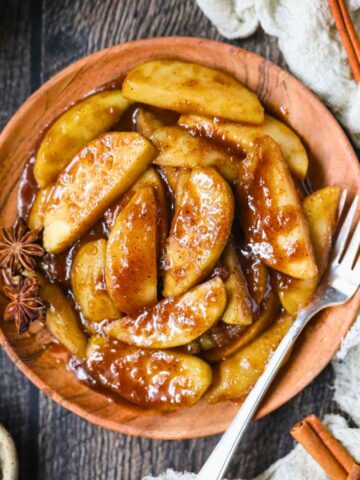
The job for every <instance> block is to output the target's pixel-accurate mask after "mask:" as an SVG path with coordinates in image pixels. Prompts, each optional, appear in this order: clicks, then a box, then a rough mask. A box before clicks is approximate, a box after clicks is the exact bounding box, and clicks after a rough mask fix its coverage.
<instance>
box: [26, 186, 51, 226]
mask: <svg viewBox="0 0 360 480" xmlns="http://www.w3.org/2000/svg"><path fill="white" fill-rule="evenodd" d="M51 189H52V185H49V186H48V187H45V188H40V190H39V191H38V192H37V194H36V198H35V201H34V203H33V206H32V207H31V210H30V214H29V218H28V220H27V224H28V225H29V228H30V229H31V230H35V229H37V228H40V229H42V228H43V227H44V216H45V211H46V206H47V202H48V199H49V198H50V196H51Z"/></svg>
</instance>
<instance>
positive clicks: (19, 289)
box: [4, 277, 48, 333]
mask: <svg viewBox="0 0 360 480" xmlns="http://www.w3.org/2000/svg"><path fill="white" fill-rule="evenodd" d="M39 290H40V286H39V283H38V281H37V279H36V277H20V279H19V282H18V283H17V284H16V285H6V286H4V292H5V295H6V296H7V297H8V298H9V300H10V302H9V303H8V305H7V307H6V309H5V312H4V320H5V321H7V320H15V323H16V327H17V330H18V332H19V333H24V332H25V331H26V330H27V329H28V328H29V325H30V323H31V322H32V321H34V320H37V319H41V318H43V316H44V315H45V311H46V308H47V306H48V305H47V303H46V302H45V301H44V300H43V299H42V298H40V297H39Z"/></svg>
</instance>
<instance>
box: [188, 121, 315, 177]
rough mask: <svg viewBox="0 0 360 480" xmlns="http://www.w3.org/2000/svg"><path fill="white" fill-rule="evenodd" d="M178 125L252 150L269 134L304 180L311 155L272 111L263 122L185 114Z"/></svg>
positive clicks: (225, 143) (235, 147)
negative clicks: (247, 122)
mask: <svg viewBox="0 0 360 480" xmlns="http://www.w3.org/2000/svg"><path fill="white" fill-rule="evenodd" d="M179 125H181V127H183V128H185V129H186V130H188V131H189V132H191V133H193V134H195V135H201V136H205V137H208V138H210V139H212V140H215V141H216V142H217V143H222V144H223V145H224V147H231V148H232V149H240V150H241V151H242V152H244V153H249V152H250V150H251V149H252V148H253V146H254V142H255V140H256V139H257V138H259V137H263V136H264V135H269V136H270V137H271V138H272V139H273V140H275V142H276V143H278V144H279V146H280V147H281V150H282V152H283V155H284V157H285V160H286V161H287V163H288V166H289V168H290V170H291V172H292V173H293V174H294V175H295V176H296V177H297V178H299V179H300V180H304V179H305V177H306V173H307V170H308V166H309V159H308V156H307V153H306V150H305V148H304V145H303V144H302V142H301V140H300V138H299V137H298V136H297V135H296V133H295V132H294V131H293V130H291V128H289V127H288V126H287V125H285V124H284V123H283V122H280V121H279V120H276V118H274V117H271V116H270V115H265V120H264V123H262V124H261V125H248V124H245V123H234V122H229V121H226V120H219V119H213V118H210V117H204V116H201V115H182V116H181V117H180V119H179Z"/></svg>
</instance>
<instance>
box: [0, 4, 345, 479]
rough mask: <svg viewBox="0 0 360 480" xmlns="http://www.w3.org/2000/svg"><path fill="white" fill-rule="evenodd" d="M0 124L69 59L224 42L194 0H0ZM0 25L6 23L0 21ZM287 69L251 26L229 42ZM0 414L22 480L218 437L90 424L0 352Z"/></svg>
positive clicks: (254, 465) (271, 425)
mask: <svg viewBox="0 0 360 480" xmlns="http://www.w3.org/2000/svg"><path fill="white" fill-rule="evenodd" d="M0 5H1V7H0V8H1V11H0V22H1V28H0V104H1V110H0V126H3V125H4V124H5V122H6V121H7V120H8V119H9V118H10V116H11V114H12V113H13V112H14V111H15V110H16V108H17V107H18V106H19V105H20V104H21V103H22V102H23V101H24V100H25V98H26V97H27V96H28V95H29V94H30V93H31V91H32V90H34V89H35V88H37V86H38V85H39V83H40V82H44V81H46V80H47V79H48V78H50V77H51V76H52V75H53V74H55V73H56V72H58V71H59V70H60V69H62V68H64V67H65V66H67V65H69V64H70V63H71V62H73V61H75V60H77V59H79V58H81V57H83V56H85V55H88V54H90V53H92V52H94V51H97V50H99V49H102V48H106V47H109V46H111V45H114V44H117V43H120V42H123V41H127V40H135V39H139V38H146V37H152V36H165V35H188V36H199V37H207V38H212V39H218V40H222V37H221V35H220V34H219V33H218V32H217V30H216V29H215V27H213V26H212V25H211V23H210V22H209V20H208V19H207V18H206V17H205V16H204V15H203V14H202V12H201V11H200V10H199V9H198V7H197V6H196V5H195V2H194V0H119V1H114V0H102V1H98V0H87V1H85V2H84V1H82V0H33V1H31V2H30V0H29V1H27V0H26V1H25V0H5V1H4V0H1V2H0ZM4 26H5V27H4ZM233 43H234V44H236V45H239V46H241V47H243V48H246V49H249V50H251V51H254V52H256V53H259V54H261V55H263V56H265V57H267V58H268V59H270V60H272V61H273V62H275V63H277V64H279V65H281V66H283V67H285V66H286V65H285V62H284V59H283V57H282V55H281V54H280V53H279V50H278V48H277V42H276V40H275V39H273V38H271V37H269V36H267V35H266V34H264V33H263V32H261V31H259V32H258V33H257V34H256V35H254V36H252V37H251V38H250V39H247V40H243V41H239V42H233ZM0 371H1V377H0V392H1V393H0V421H1V422H3V423H4V424H5V425H6V426H7V427H8V428H9V430H10V431H11V433H13V434H14V436H15V440H16V443H17V446H18V449H19V454H20V463H21V478H22V479H26V480H35V479H39V480H50V479H51V480H60V479H66V480H75V479H76V480H78V479H79V478H81V479H82V480H99V479H101V480H102V479H106V480H112V479H114V480H115V479H117V480H139V479H140V478H141V477H142V476H143V475H146V474H150V473H152V474H159V473H161V472H162V471H163V470H165V469H166V468H168V467H171V468H175V469H177V470H192V471H196V470H198V469H199V468H200V467H201V465H202V464H203V462H204V460H205V459H206V457H207V456H208V455H209V453H210V452H211V449H212V448H213V447H214V445H215V444H216V441H217V437H210V438H204V439H197V440H189V441H183V442H171V441H153V440H145V439H139V438H133V437H127V436H124V435H119V434H117V433H113V432H108V431H106V430H103V429H101V428H99V427H95V426H93V425H91V424H89V423H87V422H85V421H84V420H82V419H80V418H78V417H76V416H75V415H73V414H72V413H70V412H68V411H66V410H64V409H62V408H61V407H59V406H58V405H56V404H55V403H53V402H52V401H51V400H49V399H48V398H47V397H45V396H44V395H43V394H42V393H41V394H39V393H38V391H37V390H36V389H35V388H34V387H33V386H32V385H31V384H30V383H29V382H28V381H27V380H25V379H24V377H23V376H22V375H21V374H20V372H19V371H17V370H16V368H15V367H14V366H13V365H12V364H11V362H10V361H9V360H8V359H7V358H6V357H5V355H4V354H3V353H0ZM331 379H332V371H331V368H330V367H328V368H327V369H326V370H325V371H324V372H323V374H322V375H321V376H320V377H319V378H318V379H317V380H316V381H315V382H313V384H312V385H311V386H310V387H308V388H307V389H306V390H305V391H304V392H302V393H301V394H300V395H298V396H297V397H296V398H295V399H294V400H292V401H291V402H289V403H288V404H287V405H285V406H284V407H282V408H281V409H279V410H278V411H277V412H275V413H273V414H272V415H270V416H268V417H267V418H265V419H262V420H261V421H258V422H256V423H255V424H254V425H252V427H251V428H250V430H249V432H248V434H247V437H246V439H245V441H244V442H243V444H242V445H241V446H240V448H239V451H238V452H237V455H236V458H235V459H234V463H233V466H232V469H231V472H229V475H228V476H229V477H230V475H232V476H233V477H234V478H236V477H240V476H242V477H247V478H250V477H252V476H253V475H255V474H258V473H260V472H261V471H262V470H263V469H264V468H266V467H267V466H268V465H270V464H271V463H272V462H273V461H275V460H276V459H277V458H280V457H281V456H283V455H284V454H286V453H287V452H288V451H289V450H290V449H291V448H292V445H293V442H292V439H291V437H290V435H289V434H288V431H289V429H290V427H291V426H292V425H293V424H294V423H295V422H296V421H298V420H299V419H300V418H302V417H303V416H305V415H306V414H308V413H311V412H315V413H320V414H323V413H326V412H331V411H334V409H335V407H334V404H333V403H332V401H331V396H332V392H331V388H330V384H331Z"/></svg>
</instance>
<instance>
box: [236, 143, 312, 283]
mask: <svg viewBox="0 0 360 480" xmlns="http://www.w3.org/2000/svg"><path fill="white" fill-rule="evenodd" d="M238 194H239V200H240V206H241V218H240V221H241V222H242V225H243V227H244V230H245V235H246V236H247V240H248V241H249V243H250V244H251V247H252V251H253V253H254V254H255V255H256V256H258V257H260V258H261V259H262V260H263V262H264V263H265V264H266V265H268V266H269V267H272V268H274V269H275V270H278V271H280V272H283V273H285V274H287V275H290V276H291V277H295V278H301V279H305V278H312V277H314V276H315V275H317V271H318V270H317V266H316V262H315V255H314V251H313V247H312V244H311V241H310V233H309V226H308V223H307V221H306V219H305V216H304V214H303V211H302V206H301V203H300V200H299V197H298V194H297V192H296V188H295V185H294V182H293V179H292V177H291V174H290V171H289V168H288V166H287V164H286V162H285V160H284V157H283V155H282V153H281V149H280V147H279V146H278V145H277V144H276V142H274V140H272V139H271V138H270V137H268V136H265V137H262V138H259V139H257V140H256V141H255V145H254V149H253V150H252V151H251V152H250V153H249V154H248V155H247V157H246V159H245V160H243V161H242V162H241V164H240V169H239V181H238Z"/></svg>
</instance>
